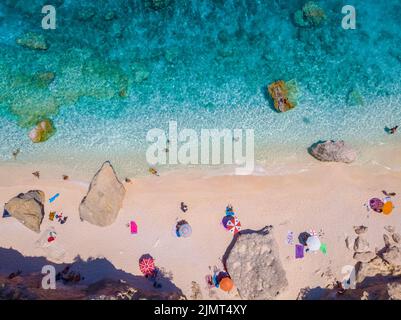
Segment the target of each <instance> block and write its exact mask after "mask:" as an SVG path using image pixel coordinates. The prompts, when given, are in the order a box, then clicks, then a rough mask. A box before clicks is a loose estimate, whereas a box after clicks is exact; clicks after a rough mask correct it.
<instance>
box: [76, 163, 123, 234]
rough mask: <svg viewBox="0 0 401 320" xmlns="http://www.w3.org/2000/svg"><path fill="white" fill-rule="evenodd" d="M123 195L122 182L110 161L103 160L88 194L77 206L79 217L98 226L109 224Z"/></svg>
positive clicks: (117, 209)
mask: <svg viewBox="0 0 401 320" xmlns="http://www.w3.org/2000/svg"><path fill="white" fill-rule="evenodd" d="M124 196H125V188H124V186H123V184H122V183H121V182H120V181H119V180H118V178H117V175H116V173H115V171H114V169H113V167H112V165H111V164H110V162H105V163H104V164H103V165H102V167H101V169H100V170H99V171H98V172H97V173H96V175H95V176H94V177H93V179H92V182H91V184H90V186H89V191H88V194H87V195H86V197H85V198H84V199H83V200H82V202H81V205H80V206H79V214H80V217H81V219H83V220H86V221H88V222H90V223H91V224H94V225H96V226H100V227H105V226H108V225H111V224H112V223H113V222H114V221H115V220H116V218H117V215H118V213H119V211H120V209H121V207H122V204H123V200H124Z"/></svg>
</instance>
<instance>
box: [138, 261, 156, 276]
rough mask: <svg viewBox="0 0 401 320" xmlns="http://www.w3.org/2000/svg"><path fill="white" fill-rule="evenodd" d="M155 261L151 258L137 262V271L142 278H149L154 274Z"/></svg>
mask: <svg viewBox="0 0 401 320" xmlns="http://www.w3.org/2000/svg"><path fill="white" fill-rule="evenodd" d="M155 269H156V268H155V260H154V259H153V258H152V257H146V258H142V259H141V260H139V270H141V272H142V273H143V275H144V276H151V275H152V274H153V273H154V272H155Z"/></svg>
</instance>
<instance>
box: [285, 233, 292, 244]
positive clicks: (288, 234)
mask: <svg viewBox="0 0 401 320" xmlns="http://www.w3.org/2000/svg"><path fill="white" fill-rule="evenodd" d="M286 240H287V244H293V243H294V232H292V231H288V232H287V239H286Z"/></svg>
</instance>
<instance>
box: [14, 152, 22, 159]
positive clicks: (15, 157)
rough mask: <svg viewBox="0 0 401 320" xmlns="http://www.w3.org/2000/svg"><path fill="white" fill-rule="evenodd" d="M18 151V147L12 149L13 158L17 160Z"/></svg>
mask: <svg viewBox="0 0 401 320" xmlns="http://www.w3.org/2000/svg"><path fill="white" fill-rule="evenodd" d="M20 152H21V150H20V149H17V150H15V151H13V157H14V160H17V156H18V155H19V153H20Z"/></svg>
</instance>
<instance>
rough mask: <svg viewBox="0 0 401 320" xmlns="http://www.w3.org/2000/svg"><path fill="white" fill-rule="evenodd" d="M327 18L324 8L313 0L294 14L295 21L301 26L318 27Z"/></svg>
mask: <svg viewBox="0 0 401 320" xmlns="http://www.w3.org/2000/svg"><path fill="white" fill-rule="evenodd" d="M325 20H326V14H325V12H324V10H323V9H322V8H321V7H320V6H319V5H318V4H317V3H316V2H313V1H309V2H307V3H306V4H305V5H304V6H303V7H302V9H301V10H298V11H297V12H295V14H294V21H295V23H296V24H297V25H298V26H300V27H317V26H319V25H321V24H323V23H324V21H325Z"/></svg>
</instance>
